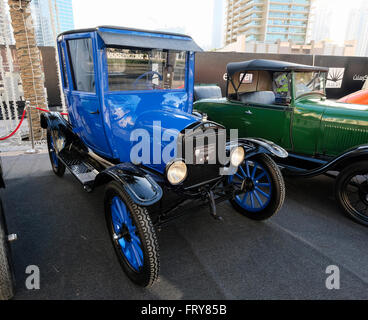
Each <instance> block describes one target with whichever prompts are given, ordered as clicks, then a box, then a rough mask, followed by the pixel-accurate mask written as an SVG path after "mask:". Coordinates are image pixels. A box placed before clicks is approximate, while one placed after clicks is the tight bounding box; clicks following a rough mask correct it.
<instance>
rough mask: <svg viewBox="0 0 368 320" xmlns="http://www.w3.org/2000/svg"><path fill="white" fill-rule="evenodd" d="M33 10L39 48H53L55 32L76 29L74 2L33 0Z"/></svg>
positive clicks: (67, 0) (65, 0)
mask: <svg viewBox="0 0 368 320" xmlns="http://www.w3.org/2000/svg"><path fill="white" fill-rule="evenodd" d="M31 9H32V17H33V22H34V26H35V32H36V39H37V45H38V46H53V45H54V44H55V34H54V30H55V33H56V34H59V33H61V32H63V31H66V30H71V29H74V18H73V5H72V0H33V1H32V2H31ZM52 18H53V19H52Z"/></svg>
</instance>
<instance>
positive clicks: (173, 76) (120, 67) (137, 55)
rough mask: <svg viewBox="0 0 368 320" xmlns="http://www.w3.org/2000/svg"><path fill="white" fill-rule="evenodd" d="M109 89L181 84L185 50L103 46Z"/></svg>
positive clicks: (183, 85)
mask: <svg viewBox="0 0 368 320" xmlns="http://www.w3.org/2000/svg"><path fill="white" fill-rule="evenodd" d="M106 55H107V65H108V82H109V91H131V90H132V91H134V90H167V89H184V88H185V64H186V52H185V51H174V50H156V49H126V48H107V49H106Z"/></svg>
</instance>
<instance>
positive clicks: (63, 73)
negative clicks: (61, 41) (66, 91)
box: [60, 47, 69, 88]
mask: <svg viewBox="0 0 368 320" xmlns="http://www.w3.org/2000/svg"><path fill="white" fill-rule="evenodd" d="M60 51H61V66H60V67H61V69H62V70H61V76H62V78H63V83H64V88H69V82H68V74H67V72H66V62H65V52H64V48H63V47H60Z"/></svg>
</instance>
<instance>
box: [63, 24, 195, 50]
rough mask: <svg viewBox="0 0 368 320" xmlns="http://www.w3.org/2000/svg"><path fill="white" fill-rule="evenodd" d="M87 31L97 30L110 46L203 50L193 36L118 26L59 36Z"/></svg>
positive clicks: (89, 29) (82, 30) (77, 30)
mask: <svg viewBox="0 0 368 320" xmlns="http://www.w3.org/2000/svg"><path fill="white" fill-rule="evenodd" d="M114 31H116V32H114ZM85 32H97V33H98V34H99V35H100V36H101V38H102V40H103V41H104V43H105V44H106V45H109V46H125V47H139V48H155V49H172V50H184V51H202V49H201V48H200V47H199V46H198V45H197V44H196V43H195V41H194V40H193V39H192V37H191V36H188V35H184V34H179V33H172V32H166V31H157V30H155V31H152V30H144V29H134V28H126V27H117V26H98V27H95V28H88V29H76V30H70V31H65V32H63V33H61V34H59V36H58V37H60V36H64V35H70V34H75V33H85ZM150 34H154V35H164V36H166V37H165V38H163V37H159V36H155V37H153V36H150Z"/></svg>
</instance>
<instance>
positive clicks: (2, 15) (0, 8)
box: [0, 0, 14, 45]
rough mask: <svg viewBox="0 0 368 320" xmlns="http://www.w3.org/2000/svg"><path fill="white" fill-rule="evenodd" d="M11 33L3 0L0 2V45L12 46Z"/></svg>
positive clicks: (5, 4)
mask: <svg viewBox="0 0 368 320" xmlns="http://www.w3.org/2000/svg"><path fill="white" fill-rule="evenodd" d="M13 43H14V37H13V31H12V29H11V26H10V17H9V12H8V10H7V3H6V2H5V0H0V45H1V44H3V45H5V44H8V45H9V44H13Z"/></svg>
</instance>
